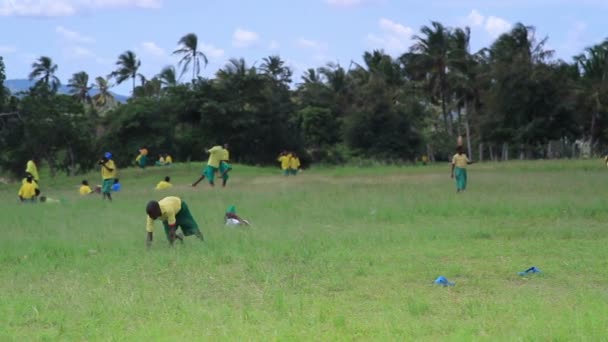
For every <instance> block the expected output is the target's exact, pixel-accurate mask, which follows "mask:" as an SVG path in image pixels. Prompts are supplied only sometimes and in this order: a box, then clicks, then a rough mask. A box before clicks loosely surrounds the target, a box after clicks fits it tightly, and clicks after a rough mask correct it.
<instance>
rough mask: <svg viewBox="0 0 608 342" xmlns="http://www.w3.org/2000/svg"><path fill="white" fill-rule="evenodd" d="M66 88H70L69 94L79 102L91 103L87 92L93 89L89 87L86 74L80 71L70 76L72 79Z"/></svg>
mask: <svg viewBox="0 0 608 342" xmlns="http://www.w3.org/2000/svg"><path fill="white" fill-rule="evenodd" d="M68 87H69V88H70V93H71V94H73V95H74V97H76V98H77V99H78V100H79V101H80V102H82V103H89V102H91V97H90V96H89V91H90V90H91V89H92V88H93V87H92V86H90V85H89V75H88V74H87V73H86V72H84V71H81V72H77V73H75V74H74V75H72V78H71V79H70V80H69V81H68Z"/></svg>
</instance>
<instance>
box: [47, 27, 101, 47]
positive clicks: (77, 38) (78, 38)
mask: <svg viewBox="0 0 608 342" xmlns="http://www.w3.org/2000/svg"><path fill="white" fill-rule="evenodd" d="M55 32H56V33H57V34H58V35H60V36H61V37H62V38H63V39H64V40H66V41H67V42H69V43H78V44H90V43H94V42H95V39H93V38H92V37H89V36H85V35H82V34H80V33H78V32H76V31H72V30H69V29H67V28H65V27H63V26H57V27H56V28H55Z"/></svg>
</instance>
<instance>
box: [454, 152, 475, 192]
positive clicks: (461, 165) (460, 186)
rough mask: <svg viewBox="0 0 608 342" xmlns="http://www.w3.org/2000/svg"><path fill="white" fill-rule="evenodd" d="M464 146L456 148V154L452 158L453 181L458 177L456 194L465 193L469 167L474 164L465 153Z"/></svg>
mask: <svg viewBox="0 0 608 342" xmlns="http://www.w3.org/2000/svg"><path fill="white" fill-rule="evenodd" d="M463 150H464V149H463V147H462V146H458V147H457V148H456V154H455V155H454V157H452V176H451V177H452V179H453V178H454V174H455V175H456V192H461V191H465V190H466V188H467V165H469V164H473V162H472V161H470V160H469V158H468V157H467V155H466V154H465V153H464V151H463Z"/></svg>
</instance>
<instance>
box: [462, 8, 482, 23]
mask: <svg viewBox="0 0 608 342" xmlns="http://www.w3.org/2000/svg"><path fill="white" fill-rule="evenodd" d="M485 19H486V18H485V17H484V16H483V15H481V13H479V11H478V10H476V9H474V10H472V11H471V13H469V15H468V16H467V18H466V22H467V24H468V25H469V26H471V27H478V26H482V25H483V22H484V21H485Z"/></svg>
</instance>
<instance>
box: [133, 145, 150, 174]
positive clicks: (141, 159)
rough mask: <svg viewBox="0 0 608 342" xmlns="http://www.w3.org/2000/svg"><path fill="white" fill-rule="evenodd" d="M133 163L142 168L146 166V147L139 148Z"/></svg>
mask: <svg viewBox="0 0 608 342" xmlns="http://www.w3.org/2000/svg"><path fill="white" fill-rule="evenodd" d="M135 164H136V165H137V166H139V167H140V168H142V169H145V168H146V165H147V164H148V149H146V148H145V147H142V148H140V149H139V155H138V156H137V158H135Z"/></svg>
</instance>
